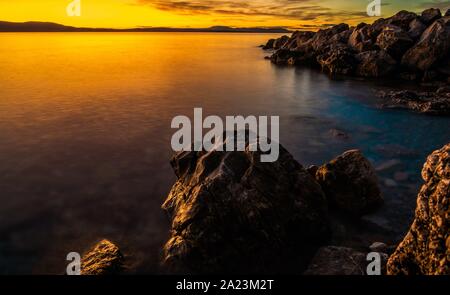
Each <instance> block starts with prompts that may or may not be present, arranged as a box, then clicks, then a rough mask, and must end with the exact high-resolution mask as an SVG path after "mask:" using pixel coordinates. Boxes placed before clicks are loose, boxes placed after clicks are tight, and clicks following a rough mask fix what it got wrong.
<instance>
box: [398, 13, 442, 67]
mask: <svg viewBox="0 0 450 295" xmlns="http://www.w3.org/2000/svg"><path fill="white" fill-rule="evenodd" d="M449 52H450V17H443V18H441V19H439V20H437V21H435V22H434V23H433V24H432V25H431V26H429V27H428V28H427V29H426V30H425V32H423V34H422V36H421V37H420V40H419V41H418V42H417V43H416V45H414V46H413V47H412V48H410V49H409V50H408V51H407V52H406V53H405V55H404V56H403V58H402V64H403V65H405V66H407V67H410V68H413V69H420V70H422V71H426V70H428V69H430V68H431V67H432V66H433V65H434V64H435V63H436V62H437V61H439V60H441V59H442V58H444V57H446V56H448V54H449Z"/></svg>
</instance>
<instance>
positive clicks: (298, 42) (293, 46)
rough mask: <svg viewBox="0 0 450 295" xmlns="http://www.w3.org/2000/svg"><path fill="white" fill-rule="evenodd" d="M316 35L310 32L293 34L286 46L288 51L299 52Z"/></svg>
mask: <svg viewBox="0 0 450 295" xmlns="http://www.w3.org/2000/svg"><path fill="white" fill-rule="evenodd" d="M314 35H315V33H314V32H310V31H296V32H294V33H293V34H292V36H291V38H290V39H289V41H288V42H287V43H286V44H285V48H286V49H290V50H298V49H299V48H301V47H302V46H303V45H305V44H306V43H307V42H308V41H309V40H311V38H312V37H313V36H314Z"/></svg>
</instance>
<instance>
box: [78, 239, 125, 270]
mask: <svg viewBox="0 0 450 295" xmlns="http://www.w3.org/2000/svg"><path fill="white" fill-rule="evenodd" d="M123 262H124V258H123V256H122V254H121V253H120V250H119V247H117V246H116V245H114V244H113V243H112V242H110V241H108V240H102V241H100V242H99V243H98V244H96V245H95V246H94V248H93V249H92V250H90V251H89V252H88V253H87V254H85V255H84V256H83V258H82V259H81V274H82V275H118V274H120V273H122V272H123V270H124V265H123Z"/></svg>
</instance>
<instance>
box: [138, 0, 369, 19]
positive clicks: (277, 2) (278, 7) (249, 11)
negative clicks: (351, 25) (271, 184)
mask: <svg viewBox="0 0 450 295" xmlns="http://www.w3.org/2000/svg"><path fill="white" fill-rule="evenodd" d="M318 3H320V2H319V0H271V1H252V2H250V1H244V0H235V1H233V0H137V4H141V5H149V6H152V7H154V8H156V9H159V10H163V11H171V12H175V13H178V14H184V15H185V14H189V15H195V14H219V15H226V16H240V17H245V16H252V17H254V16H257V17H276V18H284V19H293V20H299V21H302V20H303V21H304V20H308V21H311V20H316V19H319V18H328V19H330V18H333V17H341V18H342V17H345V18H363V17H367V15H366V12H365V11H343V10H337V9H331V8H328V7H324V6H321V5H320V4H318Z"/></svg>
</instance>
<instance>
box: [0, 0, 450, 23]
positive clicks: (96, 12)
mask: <svg viewBox="0 0 450 295" xmlns="http://www.w3.org/2000/svg"><path fill="white" fill-rule="evenodd" d="M390 1H391V0H390ZM390 1H388V0H385V1H382V3H383V10H382V12H383V15H382V16H390V15H392V14H393V13H395V12H396V11H398V10H401V9H407V10H412V11H419V10H421V9H423V8H426V7H427V5H428V6H430V7H431V6H436V7H440V8H442V9H444V8H445V7H446V6H448V3H449V2H448V1H440V0H436V1H434V2H433V1H426V0H420V1H410V0H397V1H395V3H394V2H393V3H389V2H390ZM70 2H71V0H41V1H36V0H15V1H10V0H0V20H4V21H13V22H24V21H48V22H56V23H60V24H64V25H70V26H77V27H103V28H105V27H108V28H131V27H141V26H153V27H159V26H163V27H197V28H198V27H209V26H215V25H228V26H235V27H271V26H283V27H289V28H303V29H308V28H311V29H314V28H320V27H321V26H326V25H331V24H336V23H340V22H346V23H349V24H357V23H359V22H362V21H365V22H372V21H373V20H374V18H370V17H368V16H367V15H365V9H366V6H367V4H368V3H369V1H368V0H349V1H346V2H345V3H336V2H335V1H332V0H294V1H293V0H253V1H244V0H81V3H82V15H81V16H80V17H69V16H68V15H67V14H66V7H67V5H68V4H69V3H70ZM411 2H414V3H411Z"/></svg>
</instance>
